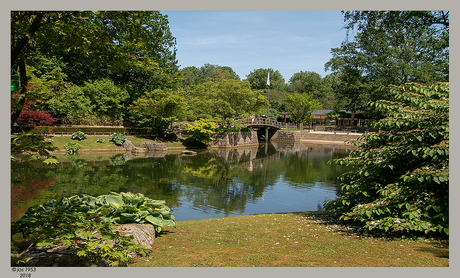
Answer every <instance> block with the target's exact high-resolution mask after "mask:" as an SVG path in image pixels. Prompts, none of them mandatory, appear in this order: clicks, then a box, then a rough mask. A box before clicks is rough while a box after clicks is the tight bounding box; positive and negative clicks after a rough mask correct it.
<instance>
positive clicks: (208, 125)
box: [185, 119, 216, 144]
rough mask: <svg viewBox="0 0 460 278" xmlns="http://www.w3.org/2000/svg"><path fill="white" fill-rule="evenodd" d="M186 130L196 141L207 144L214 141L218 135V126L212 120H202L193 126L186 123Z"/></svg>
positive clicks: (195, 122)
mask: <svg viewBox="0 0 460 278" xmlns="http://www.w3.org/2000/svg"><path fill="white" fill-rule="evenodd" d="M185 129H187V132H188V133H189V134H191V135H192V139H193V140H194V141H196V142H198V143H203V144H207V143H209V142H211V141H212V140H214V138H212V136H213V135H214V134H215V133H216V131H215V129H216V124H215V123H214V122H212V121H210V120H204V119H200V120H197V121H194V122H193V125H191V124H188V123H186V124H185Z"/></svg>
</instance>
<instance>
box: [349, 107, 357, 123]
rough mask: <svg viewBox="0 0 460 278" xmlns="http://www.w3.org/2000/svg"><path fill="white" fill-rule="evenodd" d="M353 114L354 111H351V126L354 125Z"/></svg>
mask: <svg viewBox="0 0 460 278" xmlns="http://www.w3.org/2000/svg"><path fill="white" fill-rule="evenodd" d="M355 113H356V110H354V109H353V110H351V122H350V125H351V126H354V125H355Z"/></svg>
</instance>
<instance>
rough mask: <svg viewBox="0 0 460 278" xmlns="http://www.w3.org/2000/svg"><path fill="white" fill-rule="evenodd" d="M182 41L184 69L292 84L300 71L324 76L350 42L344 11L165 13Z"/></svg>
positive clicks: (180, 59) (180, 56)
mask: <svg viewBox="0 0 460 278" xmlns="http://www.w3.org/2000/svg"><path fill="white" fill-rule="evenodd" d="M161 13H162V14H165V15H167V16H168V20H169V27H170V30H171V32H172V34H173V36H174V37H176V38H177V49H178V50H177V54H176V55H177V56H176V58H177V60H178V64H179V65H180V68H181V69H182V68H184V67H188V66H195V67H197V68H199V67H201V66H203V65H204V64H207V63H208V64H213V65H220V66H229V67H231V68H232V69H233V70H234V71H235V72H236V73H237V74H238V75H239V76H240V78H241V79H242V80H243V79H246V75H248V74H249V73H250V72H252V71H254V70H256V69H259V68H264V69H265V68H272V69H274V70H278V71H279V72H280V73H281V75H282V76H283V77H284V79H285V81H286V82H288V81H289V79H290V78H291V77H292V75H293V74H294V73H296V72H300V71H313V72H316V73H318V74H320V75H321V76H323V77H324V76H325V75H326V74H328V73H330V72H327V73H326V72H325V71H324V64H325V63H326V62H327V61H329V60H330V58H331V57H332V56H331V54H330V51H331V48H334V47H339V46H340V44H341V42H342V41H343V40H344V39H345V37H346V31H345V30H344V29H343V28H342V27H343V25H344V22H343V15H342V13H341V12H340V11H161Z"/></svg>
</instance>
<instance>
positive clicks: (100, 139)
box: [96, 138, 105, 143]
mask: <svg viewBox="0 0 460 278" xmlns="http://www.w3.org/2000/svg"><path fill="white" fill-rule="evenodd" d="M104 142H105V140H104V138H99V139H97V140H96V143H104Z"/></svg>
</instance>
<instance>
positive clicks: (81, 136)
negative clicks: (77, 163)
mask: <svg viewBox="0 0 460 278" xmlns="http://www.w3.org/2000/svg"><path fill="white" fill-rule="evenodd" d="M70 139H72V140H78V141H81V140H85V139H86V134H85V133H83V132H81V131H77V132H75V133H73V134H72V136H71V137H70Z"/></svg>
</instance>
